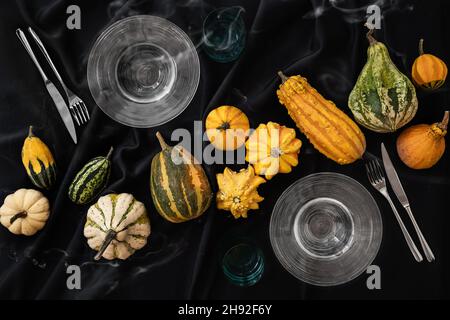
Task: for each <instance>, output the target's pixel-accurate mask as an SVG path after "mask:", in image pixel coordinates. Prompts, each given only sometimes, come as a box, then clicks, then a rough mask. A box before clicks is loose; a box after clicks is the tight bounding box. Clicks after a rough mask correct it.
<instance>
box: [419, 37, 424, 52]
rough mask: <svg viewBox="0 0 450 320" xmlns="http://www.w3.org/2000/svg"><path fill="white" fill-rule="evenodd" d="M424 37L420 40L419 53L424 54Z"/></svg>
mask: <svg viewBox="0 0 450 320" xmlns="http://www.w3.org/2000/svg"><path fill="white" fill-rule="evenodd" d="M423 53H424V52H423V39H420V40H419V55H423Z"/></svg>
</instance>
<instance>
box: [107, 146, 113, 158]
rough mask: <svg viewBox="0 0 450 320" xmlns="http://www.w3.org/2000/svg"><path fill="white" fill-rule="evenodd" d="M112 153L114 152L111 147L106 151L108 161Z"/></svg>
mask: <svg viewBox="0 0 450 320" xmlns="http://www.w3.org/2000/svg"><path fill="white" fill-rule="evenodd" d="M113 151H114V148H113V147H111V148H110V149H109V151H108V154H107V155H106V159H108V160H109V158H111V155H112V153H113Z"/></svg>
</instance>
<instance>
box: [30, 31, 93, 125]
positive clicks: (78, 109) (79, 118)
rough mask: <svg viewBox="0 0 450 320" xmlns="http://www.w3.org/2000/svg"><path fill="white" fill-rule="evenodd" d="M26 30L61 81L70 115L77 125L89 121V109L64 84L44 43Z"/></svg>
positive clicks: (34, 33)
mask: <svg viewBox="0 0 450 320" xmlns="http://www.w3.org/2000/svg"><path fill="white" fill-rule="evenodd" d="M28 31H29V32H30V34H31V36H32V37H33V39H34V40H35V41H36V43H37V45H38V47H39V49H40V50H41V52H42V54H43V55H44V57H45V59H46V60H47V62H48V64H49V65H50V67H51V68H52V70H53V72H54V73H55V75H56V78H57V79H58V81H59V82H60V83H61V86H62V88H63V90H64V93H65V94H66V97H67V100H68V101H69V109H70V112H71V113H72V116H73V117H74V118H75V122H76V123H77V125H78V126H81V125H82V124H85V123H86V122H88V121H89V119H90V116H89V111H88V109H87V107H86V104H85V103H84V102H83V100H81V99H80V97H78V96H77V95H76V94H74V93H73V92H72V91H71V90H70V89H69V88H67V86H66V84H65V83H64V81H63V80H62V78H61V76H60V74H59V72H58V70H56V67H55V64H54V63H53V61H52V59H51V58H50V56H49V54H48V52H47V50H46V49H45V47H44V44H43V43H42V41H41V39H40V38H39V36H38V35H37V34H36V32H34V30H33V29H31V27H28Z"/></svg>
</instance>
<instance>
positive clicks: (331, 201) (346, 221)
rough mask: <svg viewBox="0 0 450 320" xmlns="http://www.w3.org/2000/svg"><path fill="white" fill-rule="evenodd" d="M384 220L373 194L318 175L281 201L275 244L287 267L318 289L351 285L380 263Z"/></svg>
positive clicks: (273, 228) (338, 177)
mask: <svg viewBox="0 0 450 320" xmlns="http://www.w3.org/2000/svg"><path fill="white" fill-rule="evenodd" d="M382 230H383V226H382V220H381V215H380V211H379V209H378V206H377V204H376V202H375V200H374V199H373V197H372V196H371V194H370V193H369V192H368V191H367V190H366V189H365V188H364V187H363V186H362V185H361V184H360V183H358V182H357V181H356V180H354V179H352V178H350V177H348V176H345V175H342V174H338V173H317V174H312V175H309V176H306V177H304V178H302V179H300V180H298V181H296V182H295V183H294V184H292V185H291V186H290V187H289V188H288V189H286V191H285V192H284V193H283V194H282V195H281V196H280V198H279V199H278V201H277V203H276V204H275V207H274V209H273V212H272V217H271V221H270V241H271V243H272V247H273V250H274V252H275V255H276V256H277V258H278V260H279V261H280V263H281V264H282V265H283V267H284V268H285V269H286V270H287V271H289V272H290V273H291V274H292V275H293V276H295V277H296V278H298V279H300V280H302V281H304V282H307V283H310V284H313V285H318V286H333V285H338V284H342V283H345V282H348V281H350V280H352V279H354V278H356V277H357V276H358V275H360V274H361V273H362V272H364V271H365V270H366V268H367V267H368V266H369V265H370V264H371V263H372V261H373V260H374V259H375V257H376V255H377V253H378V249H379V247H380V244H381V239H382Z"/></svg>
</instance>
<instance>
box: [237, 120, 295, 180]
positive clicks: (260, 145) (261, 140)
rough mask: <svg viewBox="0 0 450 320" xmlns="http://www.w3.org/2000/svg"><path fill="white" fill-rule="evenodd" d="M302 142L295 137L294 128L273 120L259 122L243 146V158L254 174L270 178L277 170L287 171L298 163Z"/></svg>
mask: <svg viewBox="0 0 450 320" xmlns="http://www.w3.org/2000/svg"><path fill="white" fill-rule="evenodd" d="M301 146H302V142H301V141H300V140H299V139H296V138H295V130H294V129H292V128H288V127H285V126H281V125H279V124H278V123H275V122H269V123H267V124H260V125H259V126H258V128H256V130H255V131H254V132H253V133H252V134H251V135H250V137H249V138H248V140H247V142H246V143H245V147H246V149H247V153H246V155H245V159H246V160H247V162H249V163H250V164H252V165H253V167H254V168H255V172H256V174H259V175H265V177H266V179H268V180H269V179H271V178H272V177H273V176H274V175H276V174H277V173H278V172H281V173H289V172H291V171H292V167H295V166H296V165H297V164H298V154H299V152H300V148H301Z"/></svg>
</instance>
